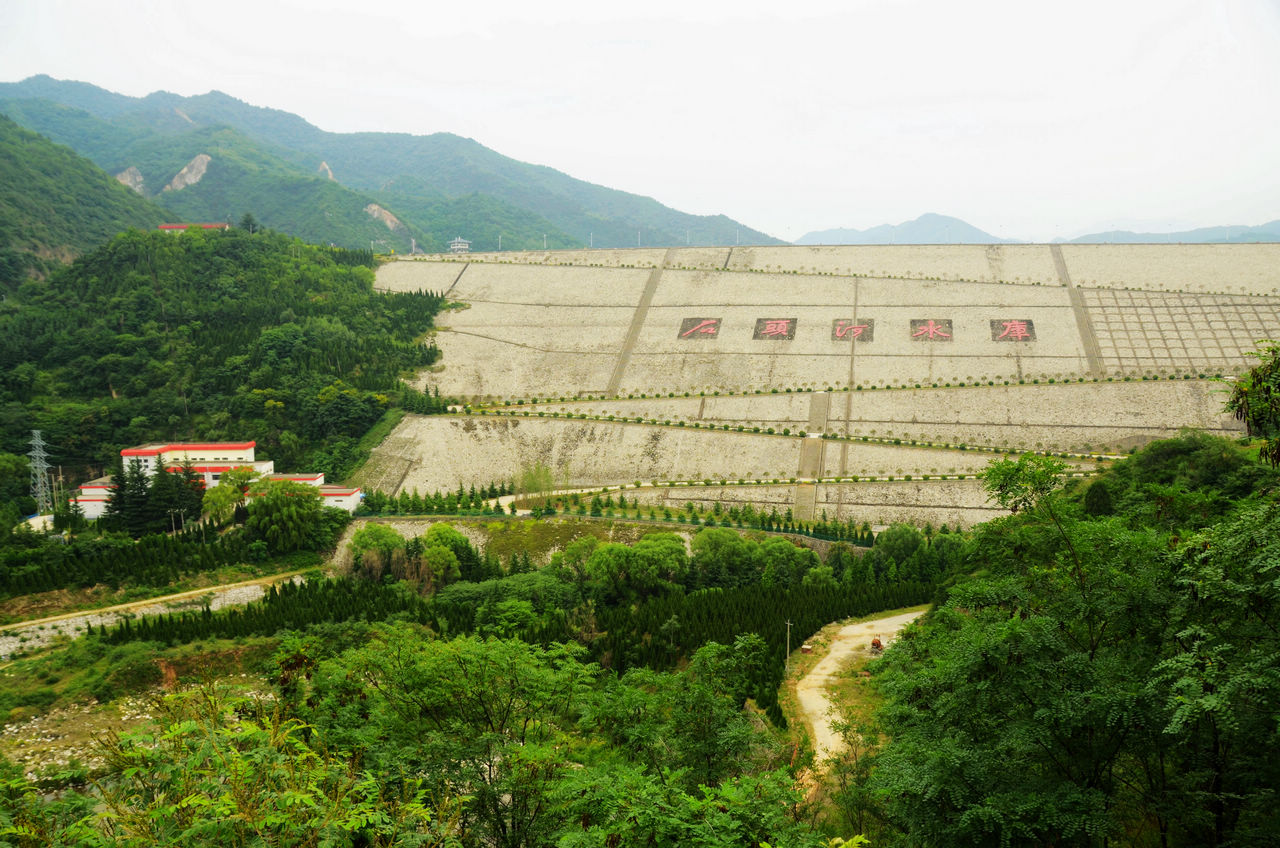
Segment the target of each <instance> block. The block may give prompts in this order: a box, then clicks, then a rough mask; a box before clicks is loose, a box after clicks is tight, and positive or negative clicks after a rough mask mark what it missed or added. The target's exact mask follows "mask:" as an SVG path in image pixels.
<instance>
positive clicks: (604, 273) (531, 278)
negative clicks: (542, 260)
mask: <svg viewBox="0 0 1280 848" xmlns="http://www.w3.org/2000/svg"><path fill="white" fill-rule="evenodd" d="M648 276H649V274H648V271H645V270H634V269H617V268H573V267H562V268H556V267H544V266H538V265H494V264H480V263H474V262H473V263H472V264H471V265H469V266H468V267H467V273H465V274H463V275H462V279H460V280H459V281H458V285H457V286H455V287H454V290H453V292H452V293H451V294H450V295H449V299H450V300H461V301H464V302H467V303H474V302H477V301H488V302H493V303H506V304H510V305H512V306H523V305H541V306H618V307H621V306H629V307H634V306H635V304H636V302H637V301H638V300H639V299H640V292H641V290H642V289H643V288H644V283H645V280H646V279H647V278H648Z"/></svg>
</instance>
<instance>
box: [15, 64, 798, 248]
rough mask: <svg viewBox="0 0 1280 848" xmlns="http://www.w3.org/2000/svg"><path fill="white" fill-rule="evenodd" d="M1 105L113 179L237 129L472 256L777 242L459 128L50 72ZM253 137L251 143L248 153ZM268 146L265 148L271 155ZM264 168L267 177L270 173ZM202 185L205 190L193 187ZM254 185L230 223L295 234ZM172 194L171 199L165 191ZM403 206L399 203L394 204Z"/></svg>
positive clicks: (340, 235)
mask: <svg viewBox="0 0 1280 848" xmlns="http://www.w3.org/2000/svg"><path fill="white" fill-rule="evenodd" d="M0 101H5V102H3V103H0V110H3V111H7V112H8V113H9V114H10V115H11V116H12V117H13V118H14V119H15V120H17V121H18V122H19V123H22V124H23V125H25V126H28V127H29V128H32V129H35V130H37V131H39V132H42V133H45V134H47V135H49V136H50V137H51V138H54V139H55V140H58V141H61V142H63V143H65V144H68V145H70V146H72V147H73V148H75V149H76V150H78V151H80V152H81V153H83V154H84V155H86V156H89V157H90V158H92V159H94V161H97V162H99V163H100V164H104V163H108V162H109V163H110V164H104V167H106V168H107V169H108V170H110V171H111V172H112V173H120V172H121V171H123V170H126V169H127V168H128V167H133V166H136V167H138V168H139V170H141V169H142V166H141V165H140V164H138V163H135V162H133V161H130V160H129V159H128V157H129V155H130V154H131V152H132V151H137V150H141V149H142V147H145V148H146V150H147V151H148V153H149V155H150V156H151V159H152V160H153V161H155V162H157V163H158V162H159V161H160V160H162V159H165V152H166V151H167V150H172V154H171V155H168V159H167V167H170V168H172V167H173V165H174V162H175V161H176V160H177V159H181V158H182V156H184V155H186V153H187V152H188V145H187V143H186V141H185V139H186V138H187V137H189V136H190V134H191V133H192V132H193V131H196V130H206V131H207V130H210V129H213V128H219V127H230V128H232V129H234V130H235V131H236V132H237V133H238V134H239V136H241V137H242V138H243V139H244V140H245V143H241V144H238V145H237V149H238V150H239V152H240V153H242V154H243V155H242V156H241V157H240V158H241V160H242V164H245V165H246V166H247V165H249V164H252V165H254V166H256V167H258V169H259V172H272V173H277V172H279V171H280V166H282V165H287V166H289V169H286V170H290V171H291V174H290V175H291V176H292V177H297V178H302V177H305V178H308V179H313V180H321V179H322V180H325V181H329V182H330V183H331V184H336V186H341V187H344V188H345V189H348V190H350V191H353V192H357V193H359V194H361V195H363V196H367V197H374V196H376V197H377V198H378V205H379V206H383V207H384V208H386V210H387V211H388V212H390V213H391V214H392V215H393V216H394V217H395V219H396V220H397V221H399V222H401V224H403V226H404V227H405V228H406V230H407V231H413V230H417V231H419V232H422V233H427V234H432V235H433V237H434V238H439V237H440V236H442V235H443V236H445V237H446V238H450V237H452V236H454V235H462V236H464V237H466V238H470V239H472V242H473V245H472V247H473V249H476V250H489V249H495V248H496V247H497V243H496V242H497V236H498V235H502V236H503V247H504V248H508V249H512V248H520V247H535V246H536V247H541V246H542V238H541V236H542V234H543V233H546V234H547V244H548V246H549V247H574V246H579V245H583V246H585V245H586V244H587V243H588V242H592V243H594V244H595V246H596V247H634V246H635V245H636V242H637V235H639V240H640V243H641V244H643V245H645V246H665V245H683V244H685V243H686V240H688V242H689V243H691V244H694V245H698V244H734V243H735V241H740V242H742V243H758V244H780V243H781V242H780V241H779V240H777V239H775V238H773V237H771V236H768V235H766V234H765V233H762V232H759V231H757V230H753V229H751V228H749V227H746V226H744V225H742V224H740V223H738V222H736V221H733V220H731V219H729V218H726V217H724V216H720V215H717V216H700V215H688V214H685V213H683V212H679V211H677V210H675V209H670V208H668V207H666V206H663V205H662V204H661V203H658V202H657V201H656V200H654V199H652V198H649V197H642V196H639V195H634V194H628V193H626V192H622V191H616V190H614V189H609V188H605V187H603V186H598V185H593V184H591V183H587V182H584V181H582V180H577V179H574V178H573V177H570V176H569V175H567V174H564V173H561V172H559V171H556V170H554V169H552V168H547V167H542V166H538V165H530V164H527V163H524V162H517V161H516V160H514V159H510V158H507V157H505V156H502V155H501V154H499V153H496V152H495V151H493V150H490V149H488V148H486V147H484V146H483V145H481V144H479V143H477V142H475V141H473V140H471V139H467V138H460V137H459V136H456V135H452V134H449V133H436V134H433V135H427V136H415V135H408V134H403V133H375V132H367V133H330V132H325V131H323V130H321V129H319V128H318V127H315V126H313V125H312V124H309V123H307V122H306V121H305V120H303V119H302V118H300V117H298V116H297V115H292V114H290V113H288V112H283V111H280V110H277V109H264V108H260V107H256V106H250V105H249V104H247V103H244V102H242V101H239V100H236V99H235V98H233V97H229V96H228V95H226V94H222V93H221V92H216V91H215V92H210V93H208V94H203V95H199V96H196V97H180V96H178V95H175V94H170V93H168V92H155V93H152V94H149V95H147V96H146V97H142V98H133V97H126V96H124V95H120V94H114V93H112V92H109V91H105V90H103V89H100V88H97V87H96V86H92V85H88V84H86V83H79V82H66V81H59V80H54V79H51V78H50V77H47V76H35V77H31V78H29V79H26V80H23V81H22V82H19V83H3V84H0ZM248 142H252V143H253V145H255V149H254V150H253V151H252V153H253V155H252V156H250V151H249V147H248V144H247V143H248ZM179 150H181V153H179ZM261 154H268V158H269V159H270V161H269V162H268V161H267V160H266V159H263V158H262V156H261ZM209 155H210V156H212V155H213V154H209ZM214 161H217V160H216V157H215V159H214ZM184 166H185V163H184V165H179V166H178V167H179V168H181V167H184ZM209 167H210V168H211V169H213V167H214V166H213V165H212V164H210V166H209ZM116 168H119V169H120V170H114V169H116ZM211 174H212V171H211ZM277 175H278V174H277ZM318 175H319V176H318ZM144 176H145V175H144ZM174 176H176V172H173V173H167V174H159V173H157V175H155V176H154V177H151V176H146V182H145V183H144V185H145V187H144V192H146V193H150V192H153V191H156V190H158V188H159V187H160V186H162V185H165V184H167V181H168V180H171V179H172V178H173V177H174ZM259 176H261V177H262V179H263V180H265V179H266V177H265V176H262V173H260V174H259ZM155 182H158V183H159V185H155ZM336 186H334V187H336ZM193 188H194V189H198V185H193V186H192V187H189V188H187V189H184V190H183V191H192V189H193ZM257 188H258V189H259V191H258V192H257V193H256V194H246V193H242V192H240V191H239V190H225V189H224V190H223V191H222V192H221V195H220V196H219V198H218V202H220V203H222V204H223V205H225V206H226V207H227V208H228V209H229V211H230V214H231V215H233V216H234V217H238V216H239V215H240V214H241V213H242V212H245V211H249V212H253V213H254V214H255V215H256V216H257V217H258V218H259V219H261V220H262V221H263V223H265V224H267V225H268V226H273V227H277V228H280V229H286V230H287V229H288V228H287V227H286V226H285V225H284V224H282V223H280V222H278V221H273V219H272V217H271V216H269V215H268V214H267V213H266V211H265V210H263V211H262V212H261V213H260V212H259V211H258V210H257V209H255V208H254V205H253V203H251V201H257V202H259V203H260V202H261V199H262V198H263V197H264V196H271V195H272V192H271V190H270V189H264V187H263V185H262V181H261V180H260V181H259V182H258V184H257ZM294 188H295V190H296V188H297V187H296V186H295V187H294ZM207 191H208V190H207V189H206V192H207ZM316 191H318V189H315V187H309V188H308V190H307V191H296V194H297V201H296V203H297V204H311V205H314V202H315V201H314V192H316ZM294 193H295V192H285V193H282V194H280V195H277V196H276V199H277V200H278V201H280V203H278V204H277V207H278V208H277V209H276V210H275V211H273V212H272V215H276V216H277V217H279V216H280V215H283V214H284V212H285V209H284V208H283V206H282V205H281V204H284V202H285V201H287V200H288V198H289V197H291V196H293V195H294ZM200 195H201V192H200V191H192V194H191V195H188V197H187V198H186V199H184V200H183V203H184V204H190V203H192V202H193V201H194V200H195V199H197V198H198V197H199V196H200ZM157 197H158V196H157ZM162 200H163V201H164V202H165V203H166V204H168V203H169V202H171V200H170V199H169V198H162ZM393 203H398V204H399V207H398V208H397V207H393V206H390V205H388V204H393ZM330 211H332V210H330ZM289 215H291V216H292V217H293V218H295V219H300V218H302V217H307V215H308V212H307V210H306V209H301V210H296V211H292V212H289ZM423 216H426V217H423ZM219 217H221V216H219ZM310 217H311V218H315V215H314V214H311V215H310ZM330 217H331V218H332V217H333V216H332V215H331V216H330ZM339 217H343V218H344V219H345V217H346V216H345V215H344V216H339ZM317 223H319V222H317ZM290 231H292V230H290ZM387 232H391V231H390V230H388V231H387ZM298 234H299V235H303V233H302V232H298ZM393 235H394V233H393ZM306 237H307V238H309V239H312V240H315V241H326V240H328V241H337V242H339V243H343V242H345V241H352V242H356V243H357V244H353V245H351V246H358V242H359V241H360V240H361V238H363V236H361V238H357V237H356V235H355V233H354V232H344V228H342V227H334V228H332V229H331V230H327V231H326V230H324V228H323V227H321V229H320V231H318V232H310V231H309V232H308V233H307V234H306ZM383 238H387V236H386V235H384V236H383ZM490 241H492V242H493V243H489V242H490ZM530 242H535V243H530Z"/></svg>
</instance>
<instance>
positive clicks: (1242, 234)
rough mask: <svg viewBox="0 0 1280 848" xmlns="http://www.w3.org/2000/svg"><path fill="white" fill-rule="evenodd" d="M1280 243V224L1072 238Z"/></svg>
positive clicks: (1084, 241) (1114, 241) (1086, 240)
mask: <svg viewBox="0 0 1280 848" xmlns="http://www.w3.org/2000/svg"><path fill="white" fill-rule="evenodd" d="M1272 241H1280V220H1276V221H1270V222H1268V223H1266V224H1259V225H1258V226H1256V227H1250V226H1244V225H1236V226H1227V227H1201V228H1200V229H1198V230H1183V231H1182V232H1177V233H1134V232H1130V231H1129V230H1112V231H1110V232H1106V233H1090V234H1089V235H1084V236H1080V237H1079V238H1073V239H1071V240H1070V242H1068V243H1069V244H1170V243H1172V244H1176V243H1179V242H1187V243H1193V244H1201V243H1208V244H1214V243H1228V244H1242V243H1248V242H1272Z"/></svg>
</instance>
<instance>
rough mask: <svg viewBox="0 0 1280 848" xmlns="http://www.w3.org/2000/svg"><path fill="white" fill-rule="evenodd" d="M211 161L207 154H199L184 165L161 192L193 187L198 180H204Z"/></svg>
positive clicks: (211, 158)
mask: <svg viewBox="0 0 1280 848" xmlns="http://www.w3.org/2000/svg"><path fill="white" fill-rule="evenodd" d="M211 161H213V157H212V156H210V155H209V154H208V153H201V154H200V155H199V156H197V157H196V158H194V159H192V160H191V161H190V162H188V163H187V164H186V167H184V168H183V169H182V170H181V171H179V172H178V175H177V176H176V177H174V178H173V179H172V180H170V181H169V184H168V185H167V186H165V187H164V188H163V189H162V191H182V190H183V189H184V188H187V187H188V186H193V185H195V184H196V183H198V182H200V180H202V179H204V175H205V171H207V170H208V169H209V163H210V162H211Z"/></svg>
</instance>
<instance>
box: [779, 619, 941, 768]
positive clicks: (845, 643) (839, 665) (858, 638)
mask: <svg viewBox="0 0 1280 848" xmlns="http://www.w3.org/2000/svg"><path fill="white" fill-rule="evenodd" d="M922 615H924V611H923V610H920V611H916V612H907V613H901V614H899V615H894V616H890V617H888V618H877V619H871V620H869V621H859V622H857V623H855V624H846V625H845V626H843V627H841V628H840V629H839V630H838V631H837V632H836V635H835V637H834V638H833V639H832V640H831V650H830V651H829V652H828V653H827V655H826V656H825V657H823V658H822V659H821V660H819V661H818V664H817V665H815V666H814V667H813V670H812V671H810V672H809V673H808V674H806V675H805V676H804V677H802V678H801V679H800V681H799V682H798V683H797V684H796V697H797V699H798V700H799V701H800V708H801V709H802V710H803V711H804V718H805V722H806V723H807V724H808V725H809V727H810V729H811V730H812V731H813V747H814V751H815V753H816V754H817V762H819V763H821V762H822V761H823V760H825V759H827V758H828V757H830V756H831V755H832V754H833V753H835V752H837V751H838V750H839V749H840V746H841V745H842V744H843V743H842V742H841V741H840V735H839V734H838V733H836V732H835V731H834V730H833V729H832V727H831V719H832V717H831V715H830V713H831V700H830V699H829V698H828V697H827V690H828V689H829V688H830V687H831V685H832V684H833V683H834V682H835V680H836V676H837V675H838V674H839V673H840V671H841V669H844V668H847V667H848V666H849V665H850V664H851V663H852V662H853V661H854V659H855V658H857V657H863V658H866V657H870V655H871V640H872V638H873V637H875V636H879V637H880V639H881V641H882V642H884V643H885V644H886V645H888V644H889V642H890V640H892V639H893V638H894V637H895V636H897V635H898V631H900V630H902V628H903V627H905V626H906V625H907V624H908V623H910V622H912V621H915V620H916V619H917V618H919V617H920V616H922Z"/></svg>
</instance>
